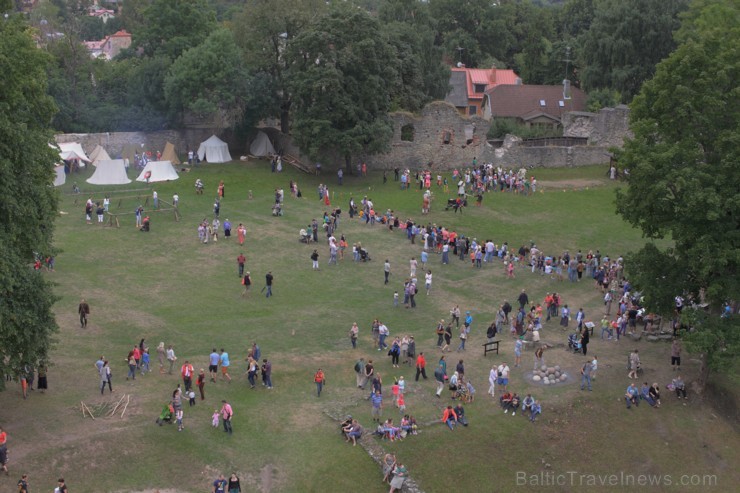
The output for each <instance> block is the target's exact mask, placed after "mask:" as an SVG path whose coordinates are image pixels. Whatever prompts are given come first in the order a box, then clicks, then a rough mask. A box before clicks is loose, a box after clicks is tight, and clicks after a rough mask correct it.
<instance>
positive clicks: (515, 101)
mask: <svg viewBox="0 0 740 493" xmlns="http://www.w3.org/2000/svg"><path fill="white" fill-rule="evenodd" d="M486 95H487V96H488V97H489V98H490V101H491V104H490V108H491V116H492V117H493V118H496V117H499V118H522V119H523V120H529V119H532V118H536V117H537V116H540V115H546V116H549V117H552V118H555V119H557V120H560V119H561V118H562V116H563V113H566V112H569V111H584V110H585V109H586V93H585V92H583V91H582V90H580V89H579V88H577V87H572V86H571V88H570V95H571V99H565V98H564V97H563V86H544V85H543V86H539V85H498V86H496V87H493V88H491V89H489V90H486Z"/></svg>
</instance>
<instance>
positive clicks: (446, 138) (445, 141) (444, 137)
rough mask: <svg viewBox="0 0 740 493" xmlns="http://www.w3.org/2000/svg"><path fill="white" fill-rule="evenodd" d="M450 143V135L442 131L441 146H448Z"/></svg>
mask: <svg viewBox="0 0 740 493" xmlns="http://www.w3.org/2000/svg"><path fill="white" fill-rule="evenodd" d="M451 141H452V134H451V133H450V132H448V131H446V130H445V131H444V132H443V133H442V143H443V144H449V143H450V142H451Z"/></svg>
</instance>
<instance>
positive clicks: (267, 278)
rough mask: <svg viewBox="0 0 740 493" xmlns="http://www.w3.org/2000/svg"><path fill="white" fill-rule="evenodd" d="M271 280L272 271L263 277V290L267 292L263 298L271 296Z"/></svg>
mask: <svg viewBox="0 0 740 493" xmlns="http://www.w3.org/2000/svg"><path fill="white" fill-rule="evenodd" d="M272 279H273V277H272V271H270V272H268V273H267V274H266V275H265V289H266V290H267V292H266V293H265V298H269V297H270V296H272Z"/></svg>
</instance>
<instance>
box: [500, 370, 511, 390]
mask: <svg viewBox="0 0 740 493" xmlns="http://www.w3.org/2000/svg"><path fill="white" fill-rule="evenodd" d="M509 371H510V370H509V365H507V364H506V363H502V364H500V365H499V367H498V380H497V383H498V385H499V387H500V388H501V390H503V391H504V392H506V389H507V387H508V385H509Z"/></svg>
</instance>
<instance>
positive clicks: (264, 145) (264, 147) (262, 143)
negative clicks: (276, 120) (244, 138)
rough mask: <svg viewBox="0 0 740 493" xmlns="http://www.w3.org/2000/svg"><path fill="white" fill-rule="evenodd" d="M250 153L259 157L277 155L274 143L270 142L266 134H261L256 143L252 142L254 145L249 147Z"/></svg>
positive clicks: (255, 140) (258, 134)
mask: <svg viewBox="0 0 740 493" xmlns="http://www.w3.org/2000/svg"><path fill="white" fill-rule="evenodd" d="M249 153H250V154H251V155H252V156H257V157H263V156H270V155H272V154H275V148H274V147H273V146H272V142H270V138H269V137H268V136H267V134H266V133H265V132H259V133H257V137H255V139H254V141H252V145H251V146H249Z"/></svg>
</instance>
